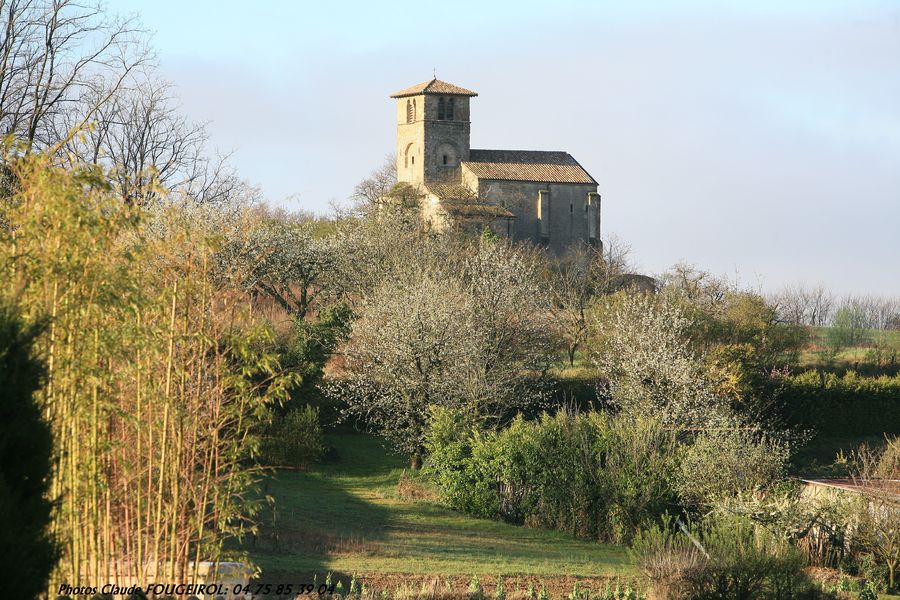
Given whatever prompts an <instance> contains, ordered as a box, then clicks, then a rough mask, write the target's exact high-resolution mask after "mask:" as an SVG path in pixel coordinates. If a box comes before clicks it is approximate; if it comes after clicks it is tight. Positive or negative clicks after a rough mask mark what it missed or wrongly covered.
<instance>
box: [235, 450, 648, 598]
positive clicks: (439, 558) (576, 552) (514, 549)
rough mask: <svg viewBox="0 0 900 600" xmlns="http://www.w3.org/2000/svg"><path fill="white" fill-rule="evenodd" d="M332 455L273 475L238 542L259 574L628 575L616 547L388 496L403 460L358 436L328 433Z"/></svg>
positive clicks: (621, 551) (298, 577)
mask: <svg viewBox="0 0 900 600" xmlns="http://www.w3.org/2000/svg"><path fill="white" fill-rule="evenodd" d="M329 442H330V443H331V444H332V445H333V446H334V447H335V448H337V450H338V454H339V458H338V460H337V461H335V462H332V463H329V464H326V465H323V466H321V467H320V468H318V469H317V470H315V471H312V472H308V473H299V472H291V471H279V472H278V473H276V474H275V475H274V476H272V477H271V478H269V479H268V480H267V481H266V485H265V490H264V491H265V493H266V494H268V495H271V496H272V497H273V498H274V500H275V505H274V510H273V509H272V508H267V509H266V511H265V514H264V517H265V519H264V520H265V526H264V527H263V531H262V533H261V535H260V536H259V537H258V539H256V540H255V541H248V543H247V544H246V548H247V549H248V550H249V551H250V554H251V557H252V558H253V560H254V562H256V564H258V565H259V566H260V567H261V568H262V569H263V577H264V578H266V579H269V578H272V577H277V578H278V579H280V580H282V581H288V580H296V581H300V580H306V579H308V578H309V577H310V576H311V575H312V574H313V573H319V574H320V575H319V577H320V581H321V576H322V574H324V573H326V572H329V571H331V572H334V573H339V574H343V575H349V574H361V575H370V574H378V573H381V574H388V573H391V574H416V575H432V574H434V575H436V574H440V575H466V576H471V575H473V574H479V575H497V574H503V575H504V576H505V575H527V576H539V577H545V576H549V577H559V576H578V577H596V576H611V575H624V576H629V575H633V571H632V568H631V566H630V565H629V561H628V558H627V556H626V553H625V550H624V549H623V548H620V547H617V546H610V545H603V544H595V543H589V542H582V541H577V540H574V539H572V538H570V537H569V536H566V535H564V534H561V533H558V532H551V531H541V530H536V529H529V528H525V527H516V526H513V525H507V524H504V523H498V522H495V521H488V520H482V519H474V518H470V517H466V516H464V515H461V514H459V513H456V512H453V511H450V510H447V509H445V508H442V507H440V506H438V505H436V504H434V503H431V502H428V501H410V500H405V499H403V498H401V497H400V496H399V495H398V493H397V481H398V479H399V477H400V474H401V472H402V469H403V466H404V461H403V460H402V459H401V458H400V457H398V456H394V455H391V454H389V453H388V452H386V451H385V450H384V449H383V448H382V447H381V445H380V442H379V441H378V440H377V439H375V438H372V437H370V436H364V435H336V436H333V437H331V438H330V440H329Z"/></svg>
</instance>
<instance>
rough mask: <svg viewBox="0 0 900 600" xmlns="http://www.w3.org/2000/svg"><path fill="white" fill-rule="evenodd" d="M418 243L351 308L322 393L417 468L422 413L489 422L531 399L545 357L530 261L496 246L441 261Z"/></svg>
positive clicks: (435, 242) (444, 246) (536, 394)
mask: <svg viewBox="0 0 900 600" xmlns="http://www.w3.org/2000/svg"><path fill="white" fill-rule="evenodd" d="M448 245H450V246H452V241H451V240H448V239H447V238H437V239H436V238H431V237H430V236H424V237H423V238H422V239H421V243H420V244H419V245H418V246H417V250H418V253H417V254H418V258H417V260H416V261H415V262H410V263H406V264H403V265H396V266H397V267H398V269H397V270H396V271H393V272H391V273H389V274H388V275H387V276H386V277H385V279H384V281H383V283H382V284H381V285H378V286H376V287H375V289H374V290H373V291H372V292H371V293H369V294H367V296H366V298H365V299H364V300H363V301H362V303H361V304H360V307H359V314H360V317H359V319H358V320H357V321H356V322H355V323H354V324H353V327H352V331H351V336H350V341H349V343H348V345H347V347H346V349H345V355H346V358H347V367H346V368H347V374H346V377H344V378H342V380H340V381H337V382H335V383H334V385H333V386H332V388H331V392H332V394H333V395H335V396H336V397H340V398H344V399H346V401H347V402H348V404H349V412H348V414H350V415H355V416H357V417H362V418H364V419H365V420H366V421H367V423H368V424H369V426H370V427H372V428H373V429H374V430H375V431H377V432H379V433H380V434H382V435H384V436H385V437H387V438H388V439H389V440H390V441H391V443H392V444H393V445H394V446H395V447H396V448H397V449H398V450H400V451H401V452H403V453H405V454H406V455H407V456H409V457H410V461H411V464H412V465H413V466H414V467H418V466H419V464H420V462H421V457H422V453H423V448H424V441H425V439H424V436H425V429H426V423H427V415H428V409H429V407H431V406H447V407H465V408H466V409H468V410H471V411H473V412H474V413H476V414H478V415H480V416H483V417H485V418H488V419H493V420H494V421H496V420H499V419H502V418H503V417H505V416H507V413H508V412H509V411H510V409H511V408H512V407H515V406H522V405H524V404H528V403H531V402H535V401H538V400H540V399H541V398H542V397H543V396H542V385H543V378H542V373H543V372H544V371H545V370H546V367H547V364H548V361H549V360H550V358H552V352H551V348H552V344H553V341H552V339H551V338H550V336H549V334H548V331H547V329H548V328H547V324H546V322H545V320H544V316H545V315H546V312H547V306H548V303H547V300H546V295H545V294H544V293H543V292H542V290H541V288H540V284H539V281H538V263H537V258H536V257H535V256H534V255H533V254H531V253H530V252H529V251H527V250H525V249H522V248H517V247H514V246H512V245H509V244H506V243H501V242H494V243H491V242H480V243H475V242H473V243H472V244H471V245H470V246H466V247H465V250H464V251H462V252H460V253H459V254H458V255H457V254H454V253H452V252H451V253H450V254H449V255H450V256H451V257H453V259H452V260H450V261H445V260H443V258H444V257H446V256H447V254H445V253H446V252H448Z"/></svg>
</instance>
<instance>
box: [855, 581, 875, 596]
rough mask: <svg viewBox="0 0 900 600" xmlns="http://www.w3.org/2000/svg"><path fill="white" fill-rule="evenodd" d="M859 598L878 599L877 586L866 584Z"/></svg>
mask: <svg viewBox="0 0 900 600" xmlns="http://www.w3.org/2000/svg"><path fill="white" fill-rule="evenodd" d="M859 600H878V590H877V589H876V586H874V585H869V584H868V583H867V584H866V587H864V588H863V590H862V591H861V592H860V593H859Z"/></svg>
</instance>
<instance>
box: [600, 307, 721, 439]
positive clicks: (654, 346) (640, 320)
mask: <svg viewBox="0 0 900 600" xmlns="http://www.w3.org/2000/svg"><path fill="white" fill-rule="evenodd" d="M689 324H690V323H689V321H688V319H687V318H686V317H685V316H684V314H683V313H682V312H681V310H680V309H678V308H677V307H676V306H675V304H674V303H671V302H667V301H665V299H662V298H657V297H653V296H649V295H646V294H623V293H622V294H617V295H615V296H613V297H612V299H611V300H610V301H607V302H605V303H604V304H603V305H602V306H600V307H599V308H598V310H597V313H596V315H595V318H594V319H593V330H594V343H593V351H592V353H591V358H592V361H593V363H594V365H595V366H596V367H597V369H598V371H599V373H600V375H601V377H603V378H604V379H605V380H606V382H607V383H606V386H607V392H608V393H609V396H610V397H611V400H612V402H613V403H614V404H615V405H617V406H618V407H619V408H620V409H622V410H624V411H630V412H634V413H639V414H647V415H652V416H655V417H657V418H660V419H662V421H663V422H664V423H666V424H669V425H677V426H683V427H689V428H690V427H700V426H702V425H704V424H706V423H708V422H710V420H714V419H718V418H719V417H721V416H723V415H724V414H725V412H727V409H726V406H725V404H724V402H723V401H722V400H721V399H720V398H718V397H717V396H716V394H715V393H714V390H713V385H712V384H711V382H710V381H708V379H707V378H706V376H705V374H704V368H703V362H702V360H700V357H698V356H697V355H696V354H694V352H693V351H692V350H691V349H690V346H689V344H688V340H687V336H686V330H687V328H688V326H689Z"/></svg>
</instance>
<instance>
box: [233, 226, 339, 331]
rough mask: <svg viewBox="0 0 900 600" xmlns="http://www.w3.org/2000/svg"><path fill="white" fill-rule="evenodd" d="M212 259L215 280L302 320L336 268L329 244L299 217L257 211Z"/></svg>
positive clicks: (326, 239)
mask: <svg viewBox="0 0 900 600" xmlns="http://www.w3.org/2000/svg"><path fill="white" fill-rule="evenodd" d="M216 258H217V259H218V261H219V264H218V270H219V276H220V279H222V280H223V281H229V282H230V283H232V284H235V285H238V286H240V287H242V288H243V289H246V290H248V291H252V292H255V293H259V294H263V295H265V296H267V297H269V298H271V299H272V300H274V301H275V302H276V303H277V304H278V305H279V306H281V307H282V308H283V309H284V310H285V311H286V312H287V313H288V314H290V315H292V316H294V317H296V318H298V319H303V318H304V317H305V315H306V313H307V311H308V310H309V308H310V305H311V304H312V303H313V301H314V300H315V299H316V298H317V296H318V295H319V294H321V293H322V291H323V290H324V289H325V287H324V286H323V282H324V280H325V279H326V277H327V276H328V275H329V274H330V273H331V271H332V270H333V268H334V265H335V261H336V258H335V250H334V244H333V242H332V241H331V240H329V239H328V238H319V237H317V236H316V235H315V232H314V225H313V224H312V223H310V222H309V220H308V219H306V218H305V217H304V215H289V214H272V213H269V212H265V211H262V212H261V214H259V215H257V216H256V217H255V218H252V217H250V218H248V219H247V220H246V222H245V224H244V225H243V226H242V227H240V228H237V229H234V230H232V231H231V232H229V233H228V235H227V239H226V241H225V243H223V244H222V246H221V248H220V251H219V252H218V253H217V256H216Z"/></svg>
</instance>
